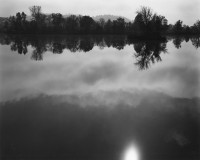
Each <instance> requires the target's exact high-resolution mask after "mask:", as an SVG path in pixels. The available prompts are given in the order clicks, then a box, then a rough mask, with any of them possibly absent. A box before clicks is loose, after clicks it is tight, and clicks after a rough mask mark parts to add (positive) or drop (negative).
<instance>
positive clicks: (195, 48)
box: [0, 37, 200, 160]
mask: <svg viewBox="0 0 200 160" xmlns="http://www.w3.org/2000/svg"><path fill="white" fill-rule="evenodd" d="M45 39H46V40H45ZM91 39H92V41H91ZM197 42H198V39H196V38H190V39H189V40H188V39H187V40H185V39H183V38H180V37H179V38H177V39H174V38H170V37H169V38H168V42H159V43H158V42H153V43H149V42H148V41H144V42H138V41H136V42H130V41H128V40H126V39H124V38H122V37H107V38H103V41H102V38H100V39H98V38H95V37H93V38H91V37H90V39H89V37H87V38H86V39H85V38H78V39H77V38H75V39H74V38H69V39H66V38H64V39H63V38H57V39H56V38H55V37H54V38H45V37H41V38H39V37H35V40H31V41H30V40H29V38H24V39H20V38H18V40H16V39H14V40H12V39H9V38H8V37H7V39H6V38H5V39H2V38H0V43H1V45H0V122H1V123H0V129H1V130H0V138H1V140H2V141H1V143H0V152H1V153H2V155H0V156H3V157H4V158H7V159H12V158H13V157H14V158H16V159H17V158H18V159H41V158H42V159H56V160H57V159H77V160H78V159H94V160H98V159H104V160H106V159H109V160H110V159H115V160H121V159H120V158H123V157H124V159H125V160H129V159H131V158H133V157H135V160H136V158H137V157H138V156H139V157H140V156H141V160H143V159H149V160H151V159H152V160H153V159H161V160H164V159H183V158H184V159H188V160H190V159H198V158H199V149H200V148H199V137H200V129H199V122H200V121H199V114H200V107H199V104H200V85H199V84H200V63H199V62H200V50H199V43H197ZM140 61H141V63H142V65H138V62H140ZM143 62H145V63H143ZM143 64H145V65H143ZM141 66H142V67H141ZM132 145H135V146H137V148H135V146H134V147H131V146H132ZM136 150H137V152H139V155H137V152H136ZM124 154H125V155H124ZM0 158H1V157H0Z"/></svg>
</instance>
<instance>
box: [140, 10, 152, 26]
mask: <svg viewBox="0 0 200 160" xmlns="http://www.w3.org/2000/svg"><path fill="white" fill-rule="evenodd" d="M136 13H137V14H138V15H140V16H141V22H142V23H143V24H144V25H145V26H148V25H149V23H150V22H151V20H152V19H153V11H152V9H151V8H149V7H144V6H142V7H141V9H140V10H138V11H137V12H136Z"/></svg>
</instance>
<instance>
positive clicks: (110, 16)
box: [92, 15, 131, 22]
mask: <svg viewBox="0 0 200 160" xmlns="http://www.w3.org/2000/svg"><path fill="white" fill-rule="evenodd" d="M92 18H93V19H94V20H95V21H98V20H100V19H101V18H103V19H104V20H105V21H108V20H109V19H110V20H111V21H113V20H116V19H117V18H124V20H125V22H131V20H130V19H128V18H126V17H122V16H115V15H98V16H95V17H92Z"/></svg>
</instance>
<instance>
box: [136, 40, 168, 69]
mask: <svg viewBox="0 0 200 160" xmlns="http://www.w3.org/2000/svg"><path fill="white" fill-rule="evenodd" d="M166 43H167V42H159V41H154V42H151V41H145V42H140V43H135V44H134V49H135V51H136V53H135V54H134V56H135V58H136V61H137V62H136V63H135V65H136V66H138V67H139V69H140V70H145V69H148V68H149V67H150V65H151V64H154V63H155V62H159V61H162V59H161V57H160V54H161V53H167V49H166Z"/></svg>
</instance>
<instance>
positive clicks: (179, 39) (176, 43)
mask: <svg viewBox="0 0 200 160" xmlns="http://www.w3.org/2000/svg"><path fill="white" fill-rule="evenodd" d="M183 40H184V39H183V37H180V36H177V37H175V38H174V40H173V43H174V46H175V47H176V48H177V49H179V48H181V43H182V42H183Z"/></svg>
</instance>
